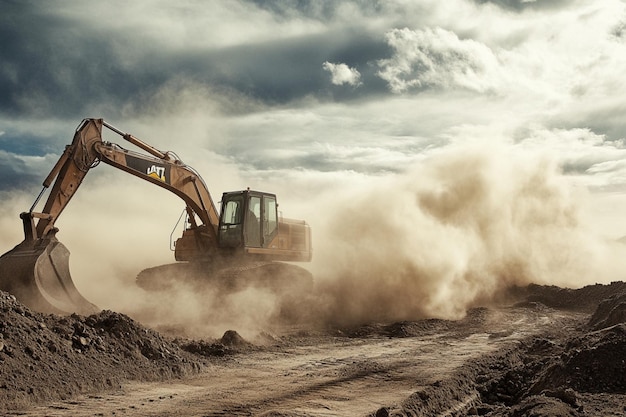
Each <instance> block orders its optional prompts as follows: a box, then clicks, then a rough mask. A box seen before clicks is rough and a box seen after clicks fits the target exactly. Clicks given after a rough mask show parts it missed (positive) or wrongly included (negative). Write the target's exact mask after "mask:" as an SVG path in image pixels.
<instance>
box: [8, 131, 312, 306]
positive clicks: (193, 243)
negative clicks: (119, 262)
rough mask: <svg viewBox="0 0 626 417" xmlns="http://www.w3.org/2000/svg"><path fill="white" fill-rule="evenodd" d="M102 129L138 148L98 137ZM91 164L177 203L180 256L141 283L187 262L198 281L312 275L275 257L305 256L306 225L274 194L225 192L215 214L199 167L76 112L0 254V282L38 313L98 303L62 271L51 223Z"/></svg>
mask: <svg viewBox="0 0 626 417" xmlns="http://www.w3.org/2000/svg"><path fill="white" fill-rule="evenodd" d="M103 127H106V128H108V129H110V130H112V131H113V132H114V133H117V134H119V135H120V136H122V137H123V138H124V139H125V140H126V141H128V142H130V143H132V144H133V145H135V146H137V147H139V148H140V149H141V150H143V151H144V152H146V153H147V154H146V153H138V152H134V151H130V150H127V149H124V148H122V147H121V146H119V145H117V144H114V143H110V142H105V141H103V140H102V129H103ZM99 162H104V163H106V164H108V165H110V166H113V167H115V168H118V169H120V170H122V171H124V172H127V173H129V174H131V175H133V176H136V177H139V178H141V179H143V180H145V181H147V182H149V183H152V184H154V185H157V186H159V187H162V188H164V189H166V190H168V191H170V192H172V193H174V194H176V195H177V196H178V197H180V198H181V199H182V200H183V201H184V202H185V204H186V207H185V210H186V214H187V217H186V218H187V221H186V222H185V225H186V226H185V230H184V232H183V236H182V237H181V238H180V239H178V241H177V245H176V252H175V258H176V260H177V261H183V262H179V263H175V264H168V265H165V266H163V267H154V268H148V269H146V270H145V271H142V273H140V274H139V276H138V283H139V284H140V285H141V286H142V287H144V288H151V287H160V286H161V285H160V284H159V283H158V282H156V283H155V282H151V280H157V281H158V280H159V279H160V278H159V277H160V276H163V273H164V271H167V272H168V274H167V275H168V280H170V281H171V280H173V282H174V283H175V282H176V279H177V277H178V276H179V275H180V277H182V276H187V275H188V274H186V273H185V274H183V273H181V274H178V273H177V271H180V272H186V271H191V270H193V271H195V272H197V274H196V275H198V274H200V275H202V276H200V277H198V278H199V279H197V280H196V281H197V282H200V283H205V285H211V282H212V281H211V279H207V278H210V277H209V275H211V274H213V275H216V276H219V277H220V278H219V279H220V280H223V279H232V280H241V277H244V276H245V277H246V279H253V275H252V274H251V273H250V271H255V274H254V275H258V276H263V279H262V280H263V282H264V283H267V282H270V281H274V284H271V282H270V285H269V286H270V287H272V286H274V287H275V286H276V285H279V286H285V285H289V280H290V279H292V280H295V281H303V280H304V281H307V280H308V279H309V278H311V277H310V274H309V273H308V271H306V270H304V269H302V268H296V269H294V266H293V265H289V264H284V263H282V262H280V261H289V262H308V261H310V260H311V256H312V249H311V232H310V227H309V225H308V224H307V223H306V222H305V221H302V220H291V219H283V218H282V216H280V215H279V214H278V210H277V207H278V203H277V201H276V196H275V195H274V194H270V193H265V192H259V191H252V190H249V189H246V190H243V191H236V192H228V193H224V194H223V196H222V200H223V201H222V202H223V204H222V212H221V213H218V211H217V210H216V208H215V204H214V203H213V200H212V198H211V195H210V193H209V191H208V189H207V186H206V184H205V182H204V181H203V180H202V178H201V177H200V175H199V174H198V173H197V172H196V171H195V170H194V169H193V168H191V167H189V166H188V165H186V164H184V163H183V162H182V161H181V160H180V159H179V158H178V157H177V156H176V155H175V154H174V153H173V152H163V151H160V150H158V149H156V148H154V147H152V146H151V145H148V144H147V143H145V142H143V141H141V140H139V139H137V138H136V137H135V136H133V135H130V134H128V133H124V132H122V131H121V130H119V129H117V128H116V127H114V126H112V125H110V124H108V123H107V122H105V121H104V120H102V119H85V120H83V121H82V122H81V124H80V125H79V126H78V128H77V129H76V133H75V135H74V139H73V141H72V143H71V144H69V145H67V146H66V148H65V151H64V152H63V154H62V155H61V157H60V158H59V160H58V161H57V163H56V164H55V166H54V167H53V168H52V170H51V172H50V174H49V175H48V176H47V177H46V179H45V180H44V182H43V190H42V192H41V193H40V194H39V196H38V197H37V199H36V200H35V203H34V204H33V206H32V207H31V209H30V211H28V212H24V213H22V214H21V215H20V217H21V218H22V221H23V226H24V236H25V238H24V241H23V242H21V243H20V244H18V245H17V246H15V247H14V248H13V249H12V250H10V251H8V252H6V253H5V254H3V255H2V256H0V290H3V291H7V292H9V293H12V294H13V295H15V297H16V298H17V299H18V300H19V301H21V302H22V303H23V304H25V305H26V306H28V307H30V308H32V309H33V310H36V311H40V312H44V313H54V314H71V313H78V314H83V315H87V314H91V313H95V312H97V311H98V310H99V309H98V307H97V306H95V305H94V304H92V303H91V302H89V301H88V300H87V299H85V298H84V297H83V296H82V295H81V294H80V292H79V291H78V289H77V288H76V286H75V285H74V282H73V280H72V277H71V274H70V269H69V255H70V252H69V250H68V249H67V248H66V247H65V246H64V245H63V244H62V243H61V242H59V241H58V240H57V238H56V233H57V231H58V229H57V228H56V227H55V222H56V220H57V219H58V217H59V215H60V214H61V212H62V211H63V209H64V208H65V207H66V206H67V204H68V203H69V201H70V199H71V198H72V196H73V195H74V194H75V193H76V191H77V190H78V188H79V186H80V185H81V183H82V180H83V178H84V177H85V176H86V175H87V172H89V170H90V169H91V168H93V167H95V166H96V165H98V163H99ZM50 186H52V188H51V189H50V193H49V195H48V198H47V200H46V203H45V205H44V208H43V210H42V211H41V212H35V211H34V208H35V207H36V206H37V203H38V201H39V199H40V198H41V197H42V195H43V194H44V192H45V191H46V190H47V189H48V188H49V187H50ZM218 268H219V269H221V270H222V271H221V272H219V271H218ZM224 271H227V272H224ZM233 271H240V272H243V271H246V273H245V274H244V273H240V274H237V273H236V272H233ZM225 277H226V278H225ZM181 279H182V278H181ZM294 284H297V285H300V284H301V282H300V283H295V282H294ZM174 285H175V284H174Z"/></svg>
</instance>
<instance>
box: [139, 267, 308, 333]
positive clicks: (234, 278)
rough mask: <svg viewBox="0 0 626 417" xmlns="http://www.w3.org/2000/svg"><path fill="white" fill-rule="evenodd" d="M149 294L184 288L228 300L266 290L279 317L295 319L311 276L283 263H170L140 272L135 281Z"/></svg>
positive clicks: (304, 270)
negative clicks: (277, 307)
mask: <svg viewBox="0 0 626 417" xmlns="http://www.w3.org/2000/svg"><path fill="white" fill-rule="evenodd" d="M136 283H137V285H138V286H139V287H140V288H143V289H144V290H146V291H149V292H169V291H177V290H180V289H181V288H185V287H186V288H187V289H189V290H190V291H193V292H194V293H197V294H202V293H211V294H213V295H215V294H216V295H217V296H218V297H228V296H229V295H233V294H236V293H239V292H242V291H245V290H248V289H251V288H254V289H259V290H262V291H267V292H269V293H271V294H273V295H275V296H276V297H277V299H278V300H279V302H280V316H281V317H282V318H283V319H285V321H290V320H295V319H296V318H295V317H294V314H296V311H297V310H298V309H297V304H298V303H300V302H301V300H302V299H303V298H304V297H307V296H308V294H311V292H312V289H313V276H312V274H311V273H310V272H309V271H308V270H306V269H304V268H302V267H299V266H297V265H293V264H288V263H284V262H262V261H248V262H243V263H237V265H236V266H221V267H216V266H212V265H210V264H208V263H191V262H190V263H185V262H179V263H172V264H166V265H161V266H157V267H152V268H148V269H144V270H143V271H141V272H140V273H139V274H138V275H137V278H136Z"/></svg>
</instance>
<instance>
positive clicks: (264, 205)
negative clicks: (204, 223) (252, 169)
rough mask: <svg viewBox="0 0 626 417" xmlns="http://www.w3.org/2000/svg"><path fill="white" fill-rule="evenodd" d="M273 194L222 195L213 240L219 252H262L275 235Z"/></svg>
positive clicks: (247, 191) (246, 192)
mask: <svg viewBox="0 0 626 417" xmlns="http://www.w3.org/2000/svg"><path fill="white" fill-rule="evenodd" d="M277 207H278V205H277V204H276V196H275V195H274V194H269V193H263V192H259V191H251V190H245V191H234V192H227V193H224V194H223V195H222V212H221V215H220V223H219V227H218V234H217V240H218V245H219V246H220V247H222V248H239V247H246V248H265V247H268V245H269V244H270V242H272V240H273V238H274V237H275V236H276V234H277V233H278V211H277Z"/></svg>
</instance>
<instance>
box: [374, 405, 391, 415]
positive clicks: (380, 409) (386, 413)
mask: <svg viewBox="0 0 626 417" xmlns="http://www.w3.org/2000/svg"><path fill="white" fill-rule="evenodd" d="M375 416H376V417H389V410H387V409H386V408H385V407H382V408H379V409H378V411H376V414H375Z"/></svg>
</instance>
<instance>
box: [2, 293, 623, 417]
mask: <svg viewBox="0 0 626 417" xmlns="http://www.w3.org/2000/svg"><path fill="white" fill-rule="evenodd" d="M508 300H509V301H510V302H508V303H507V305H502V306H497V307H494V306H490V307H488V308H475V309H473V310H471V311H469V312H468V314H467V316H466V317H465V318H464V319H463V320H459V321H446V320H435V319H428V320H419V321H412V322H400V323H385V324H381V323H368V324H366V325H363V326H359V327H353V328H329V329H323V330H320V329H311V328H306V327H303V326H300V327H297V326H296V327H293V326H292V327H288V328H284V329H282V330H281V331H280V332H277V333H275V334H268V333H264V334H261V335H260V336H259V337H258V338H257V339H255V340H244V339H243V338H242V337H241V336H240V335H239V334H238V333H237V332H236V331H234V330H233V331H228V332H226V333H225V334H224V336H223V337H222V338H221V339H218V340H188V339H180V338H179V339H176V338H174V337H173V336H169V335H167V334H165V333H163V334H161V333H159V332H157V331H155V330H152V329H149V328H146V327H144V326H142V325H141V324H140V323H138V322H136V321H134V320H132V319H131V318H129V317H128V316H125V315H123V314H119V313H115V312H111V311H103V312H100V313H99V314H95V315H92V316H88V317H83V316H77V315H73V316H68V317H61V316H55V315H43V314H39V313H35V312H33V311H30V310H29V309H28V308H26V307H24V306H23V305H22V304H20V303H19V302H18V301H17V300H16V299H15V298H14V297H13V296H12V295H10V294H8V293H3V292H0V413H1V414H3V415H21V416H76V415H84V416H120V415H122V416H192V415H195V416H257V415H258V416H352V415H357V416H358V415H361V416H377V417H378V416H467V415H483V416H510V417H518V416H519V417H521V416H528V417H530V416H534V417H541V416H610V415H626V284H625V283H622V282H615V283H612V284H610V285H594V286H589V287H584V288H581V289H577V290H572V289H563V288H557V287H545V286H537V285H531V286H528V287H523V288H512V289H510V291H509V294H508Z"/></svg>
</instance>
